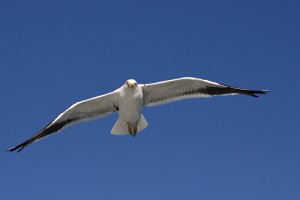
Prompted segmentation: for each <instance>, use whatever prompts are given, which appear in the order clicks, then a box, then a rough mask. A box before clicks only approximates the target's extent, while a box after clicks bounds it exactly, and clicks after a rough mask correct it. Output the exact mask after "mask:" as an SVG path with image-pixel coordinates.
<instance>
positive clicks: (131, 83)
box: [125, 79, 137, 89]
mask: <svg viewBox="0 0 300 200" xmlns="http://www.w3.org/2000/svg"><path fill="white" fill-rule="evenodd" d="M136 86H137V82H136V80H134V79H129V80H127V81H126V82H125V87H127V88H132V89H134V88H136Z"/></svg>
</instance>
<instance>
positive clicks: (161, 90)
mask: <svg viewBox="0 0 300 200" xmlns="http://www.w3.org/2000/svg"><path fill="white" fill-rule="evenodd" d="M142 90H143V98H144V101H143V103H144V105H145V106H155V105H161V104H166V103H170V102H173V101H178V100H182V99H189V98H200V97H210V96H215V95H233V94H245V95H249V96H253V97H257V95H256V94H265V93H266V92H267V91H265V90H248V89H243V88H236V87H231V86H227V85H223V84H219V83H216V82H212V81H208V80H204V79H199V78H192V77H184V78H178V79H173V80H167V81H162V82H157V83H150V84H145V85H143V86H142Z"/></svg>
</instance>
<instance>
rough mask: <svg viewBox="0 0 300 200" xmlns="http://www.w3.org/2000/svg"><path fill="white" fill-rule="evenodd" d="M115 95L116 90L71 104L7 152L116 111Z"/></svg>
mask: <svg viewBox="0 0 300 200" xmlns="http://www.w3.org/2000/svg"><path fill="white" fill-rule="evenodd" d="M117 93H118V90H116V91H114V92H111V93H108V94H105V95H101V96H97V97H94V98H91V99H87V100H84V101H80V102H77V103H75V104H73V105H72V106H71V107H69V108H68V109H67V110H65V111H64V112H63V113H61V114H60V115H59V116H58V117H56V118H55V119H54V120H53V121H52V122H51V123H49V124H48V125H47V126H46V127H45V128H43V129H42V130H41V131H40V132H38V133H37V134H36V135H34V136H32V137H31V138H29V139H28V140H26V141H25V142H23V143H21V144H19V145H17V146H15V147H12V148H10V149H8V151H15V150H18V152H19V151H21V150H22V149H23V148H24V147H26V146H27V145H29V144H31V143H33V142H35V141H38V140H40V139H42V138H44V137H46V136H48V135H51V134H53V133H56V132H58V131H60V130H62V129H63V128H66V127H69V126H70V125H73V124H75V123H79V122H83V121H88V120H93V119H99V118H101V117H104V116H106V115H108V114H110V113H113V112H115V111H118V104H117V102H118V101H117V98H118V95H117Z"/></svg>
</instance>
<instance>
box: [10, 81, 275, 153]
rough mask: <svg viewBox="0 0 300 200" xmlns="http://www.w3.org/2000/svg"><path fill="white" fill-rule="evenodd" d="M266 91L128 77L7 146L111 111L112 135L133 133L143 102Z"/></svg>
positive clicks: (140, 118)
mask: <svg viewBox="0 0 300 200" xmlns="http://www.w3.org/2000/svg"><path fill="white" fill-rule="evenodd" d="M267 92H269V91H268V90H249V89H243V88H236V87H231V86H227V85H223V84H220V83H216V82H212V81H208V80H204V79H199V78H192V77H183V78H178V79H172V80H166V81H161V82H156V83H150V84H138V83H137V82H136V81H135V80H134V79H129V80H127V81H126V82H125V84H124V85H122V86H121V87H120V88H118V89H116V90H115V91H113V92H110V93H107V94H104V95H100V96H97V97H94V98H90V99H87V100H83V101H80V102H77V103H75V104H73V105H72V106H71V107H69V108H68V109H66V110H65V111H64V112H62V113H61V114H60V115H58V117H56V118H55V119H54V120H53V121H52V122H51V123H49V124H48V125H47V126H45V127H44V128H43V129H42V130H41V131H39V132H38V133H37V134H35V135H33V136H32V137H31V138H29V139H28V140H26V141H25V142H23V143H21V144H19V145H17V146H14V147H12V148H10V149H8V151H10V152H12V151H15V150H17V151H18V152H19V151H21V150H22V149H23V148H24V147H26V146H28V145H29V144H32V143H33V142H36V141H38V140H40V139H42V138H44V137H46V136H49V135H51V134H54V133H56V132H58V131H61V130H62V129H64V128H67V127H70V126H71V125H74V124H76V123H80V122H84V121H90V120H94V119H99V118H103V117H105V116H107V115H109V114H112V113H114V112H118V114H119V118H118V120H117V121H116V122H115V124H114V126H113V128H112V130H111V133H112V134H113V135H128V134H130V135H131V136H133V137H134V136H135V135H136V134H137V133H138V132H140V131H142V130H144V129H145V128H146V127H147V126H148V123H147V121H146V119H145V118H144V116H143V115H142V108H143V106H157V105H163V104H167V103H171V102H174V101H179V100H183V99H191V98H202V97H211V96H217V95H235V94H243V95H248V96H252V97H258V96H257V95H256V94H266V93H267Z"/></svg>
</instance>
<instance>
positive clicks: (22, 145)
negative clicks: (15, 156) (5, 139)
mask: <svg viewBox="0 0 300 200" xmlns="http://www.w3.org/2000/svg"><path fill="white" fill-rule="evenodd" d="M25 146H26V145H25V144H20V145H17V146H15V147H11V148H9V149H7V150H6V151H7V152H13V151H15V150H17V152H18V153H19V152H20V151H22V150H23V148H24V147H25Z"/></svg>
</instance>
